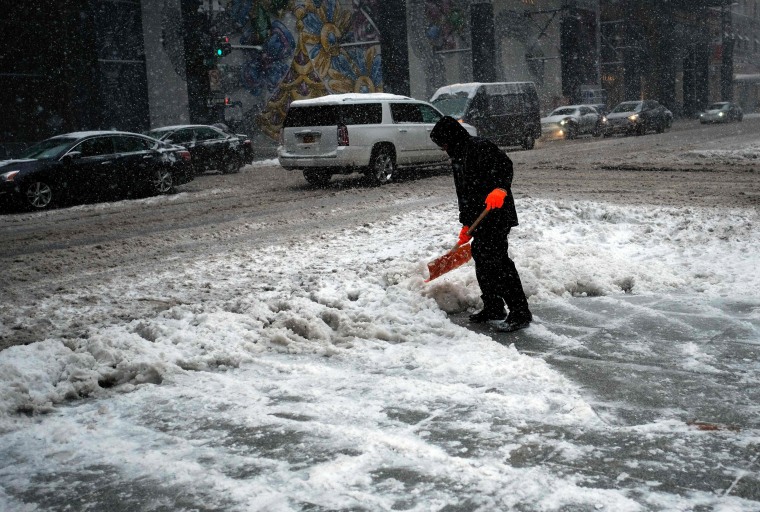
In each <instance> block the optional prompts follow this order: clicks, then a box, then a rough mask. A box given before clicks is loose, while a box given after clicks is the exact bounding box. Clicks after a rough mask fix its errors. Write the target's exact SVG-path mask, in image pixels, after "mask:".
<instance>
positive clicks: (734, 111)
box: [699, 101, 744, 124]
mask: <svg viewBox="0 0 760 512" xmlns="http://www.w3.org/2000/svg"><path fill="white" fill-rule="evenodd" d="M742 119H744V112H743V111H742V109H741V107H739V105H736V104H735V103H731V102H730V101H719V102H718V103H712V104H710V105H708V106H707V108H706V109H705V111H704V112H702V113H701V114H699V122H700V123H702V124H707V123H730V122H732V121H739V122H741V121H742Z"/></svg>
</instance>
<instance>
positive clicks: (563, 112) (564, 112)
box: [549, 108, 576, 116]
mask: <svg viewBox="0 0 760 512" xmlns="http://www.w3.org/2000/svg"><path fill="white" fill-rule="evenodd" d="M575 112H576V110H575V109H574V108H558V109H555V110H554V111H553V112H552V113H551V114H549V115H550V116H571V115H573V114H575Z"/></svg>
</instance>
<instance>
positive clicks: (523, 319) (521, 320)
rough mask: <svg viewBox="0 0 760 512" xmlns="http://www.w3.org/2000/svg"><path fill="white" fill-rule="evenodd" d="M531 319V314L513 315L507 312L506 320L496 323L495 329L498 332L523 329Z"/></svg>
mask: <svg viewBox="0 0 760 512" xmlns="http://www.w3.org/2000/svg"><path fill="white" fill-rule="evenodd" d="M532 321H533V315H531V314H530V313H528V314H527V315H513V314H512V313H510V314H509V316H508V317H507V319H506V320H504V321H503V322H499V323H498V324H496V330H497V331H499V332H512V331H517V330H519V329H525V328H526V327H528V326H529V325H530V323H531V322H532Z"/></svg>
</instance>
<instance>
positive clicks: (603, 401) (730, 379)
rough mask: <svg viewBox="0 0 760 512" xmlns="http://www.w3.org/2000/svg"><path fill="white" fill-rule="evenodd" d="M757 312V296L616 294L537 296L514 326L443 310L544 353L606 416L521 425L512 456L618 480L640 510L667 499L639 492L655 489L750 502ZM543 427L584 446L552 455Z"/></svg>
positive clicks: (607, 482) (755, 481)
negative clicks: (589, 423) (527, 319)
mask: <svg viewBox="0 0 760 512" xmlns="http://www.w3.org/2000/svg"><path fill="white" fill-rule="evenodd" d="M759 311H760V300H758V301H755V302H751V301H734V300H723V299H707V298H702V297H695V296H693V295H689V296H682V297H678V296H675V297H674V296H670V297H667V298H665V297H651V296H635V295H624V296H619V297H577V298H572V299H570V300H557V301H555V302H550V303H544V304H539V305H537V306H535V307H534V308H533V313H534V317H535V319H536V322H534V324H533V325H532V326H531V327H530V328H529V329H526V330H523V331H518V332H516V333H500V332H498V331H495V330H494V329H492V328H490V327H489V326H486V325H472V324H469V323H468V322H467V315H464V314H462V315H456V316H453V317H452V320H453V321H454V322H455V323H457V324H459V325H462V326H467V327H468V328H470V329H472V330H474V331H476V332H480V333H483V334H486V335H488V336H490V337H492V338H493V339H494V340H495V341H497V342H499V343H502V344H504V345H510V344H514V345H515V347H516V348H517V349H518V350H519V351H520V352H521V353H524V354H528V355H532V356H534V357H539V358H542V359H544V360H545V361H546V362H547V363H549V364H550V365H551V366H552V367H553V368H555V369H557V370H558V371H560V372H561V373H562V374H564V375H565V376H566V377H568V378H569V379H571V380H572V381H573V382H575V383H576V384H578V385H579V386H580V388H581V393H582V395H583V397H584V398H585V399H586V400H587V401H588V402H589V403H590V404H591V406H592V407H593V409H594V411H595V412H596V413H597V415H598V416H599V418H600V419H601V420H602V421H603V422H604V423H605V424H606V425H608V428H607V429H606V430H601V431H600V430H589V431H583V430H581V431H578V430H577V429H574V430H572V431H567V430H563V429H561V428H560V429H558V428H554V427H546V428H545V429H542V428H541V427H540V426H535V425H534V426H531V429H532V430H533V434H534V436H535V438H536V440H535V443H534V445H533V447H531V446H530V445H526V446H524V447H523V448H522V449H520V450H519V451H518V452H516V453H515V454H513V456H512V460H511V464H512V465H514V466H518V467H524V466H542V467H545V468H552V469H553V471H555V472H556V473H557V474H560V475H575V476H576V478H578V479H579V481H580V482H582V483H583V484H585V485H588V486H591V487H597V488H608V489H618V490H627V491H628V492H627V495H628V496H629V497H631V498H633V499H635V500H636V501H638V502H640V503H641V504H642V505H644V506H645V507H647V509H650V507H651V509H653V510H675V508H674V509H670V508H669V507H668V505H667V504H666V503H659V504H654V503H650V502H647V498H646V496H647V493H648V492H649V491H655V490H656V492H657V493H659V494H662V493H665V494H673V495H678V496H680V497H689V498H692V499H693V498H694V497H695V496H699V495H703V496H705V499H708V497H712V498H716V497H738V498H742V499H744V500H749V503H747V502H744V503H743V507H747V506H749V507H750V508H752V504H751V503H752V502H755V503H756V505H757V507H756V510H760V460H759V459H760V385H758V384H760V372H758V368H759V367H760V318H759V316H758V312H759ZM547 331H548V333H547ZM551 438H554V439H564V440H566V441H568V442H569V443H571V444H572V445H574V446H584V447H586V448H592V449H586V450H583V451H582V454H581V455H579V456H578V457H576V458H573V457H567V456H562V457H559V456H558V451H557V450H556V449H552V446H555V444H553V443H548V442H546V441H547V439H551ZM637 496H638V499H637ZM695 502H696V503H698V502H699V500H698V499H697V500H696V501H695ZM714 505H715V503H714V502H713V503H712V504H711V505H709V506H708V505H707V504H705V508H699V506H695V508H693V509H691V510H715V508H713V506H714ZM745 509H746V508H743V510H745ZM679 510H680V508H679ZM731 510H733V509H731Z"/></svg>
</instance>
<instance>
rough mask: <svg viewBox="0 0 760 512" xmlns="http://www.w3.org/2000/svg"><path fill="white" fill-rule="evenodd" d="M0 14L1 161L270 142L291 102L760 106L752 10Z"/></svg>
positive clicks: (160, 6) (554, 3)
mask: <svg viewBox="0 0 760 512" xmlns="http://www.w3.org/2000/svg"><path fill="white" fill-rule="evenodd" d="M1 1H2V2H3V3H4V4H7V5H4V12H7V13H9V14H8V15H7V16H4V17H0V28H2V31H0V33H2V34H3V39H4V42H3V49H2V51H1V52H0V78H1V79H2V80H3V84H4V88H3V92H4V94H2V95H0V102H1V104H0V108H2V111H3V112H4V119H3V123H2V125H0V148H4V149H0V157H3V156H5V155H7V154H8V153H9V152H11V151H12V150H13V148H18V147H22V146H24V145H27V144H29V143H30V142H34V141H37V140H40V139H43V138H45V137H48V136H51V135H53V134H56V133H62V132H65V131H74V130H90V129H110V128H115V129H122V130H131V131H142V130H147V129H149V128H152V127H158V126H162V125H169V124H181V123H188V122H194V123H213V122H225V123H227V124H228V125H230V126H231V127H232V128H234V129H236V130H238V131H244V132H246V133H249V134H252V135H256V134H262V135H265V136H267V137H269V138H270V139H271V140H276V139H277V136H278V134H279V131H280V126H281V124H282V121H283V118H284V115H285V112H286V111H287V108H288V106H289V104H290V102H291V101H293V100H296V99H302V98H311V97H316V96H321V95H324V94H329V93H341V92H376V91H385V92H392V93H398V94H406V95H411V96H413V97H416V98H420V99H427V98H429V97H430V96H431V95H432V94H433V92H434V91H435V90H436V89H437V88H438V87H440V86H442V85H446V84H451V83H457V82H470V81H531V82H534V83H535V84H536V86H537V89H538V91H539V94H540V99H541V105H542V110H544V111H548V110H550V109H552V108H554V107H556V106H559V105H562V104H569V103H579V102H585V103H607V104H608V105H610V106H612V105H614V104H616V103H617V102H619V101H623V100H630V99H639V98H650V99H657V100H659V101H660V102H662V103H663V104H665V105H666V106H668V107H669V108H670V109H671V110H673V112H674V113H675V114H677V115H679V114H682V115H692V114H694V113H696V112H697V111H699V110H700V109H701V108H703V107H704V106H705V105H706V104H707V103H708V102H710V101H714V100H718V99H722V98H727V97H734V96H735V97H736V99H737V101H739V103H740V104H741V105H742V106H743V107H744V108H745V110H747V111H754V110H755V109H756V108H757V106H758V101H759V98H758V90H759V88H760V65H759V64H758V56H759V55H760V35H759V34H758V27H759V26H760V11H759V10H758V0H740V1H738V2H736V1H733V2H732V1H729V0H670V1H668V2H663V1H661V0H491V1H484V0H55V1H54V0H39V1H37V2H33V3H18V2H10V1H9V0H1ZM222 36H227V37H229V44H230V49H231V51H229V52H223V54H222V55H221V56H218V55H217V54H216V50H217V48H218V43H219V41H220V38H221V37H222Z"/></svg>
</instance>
